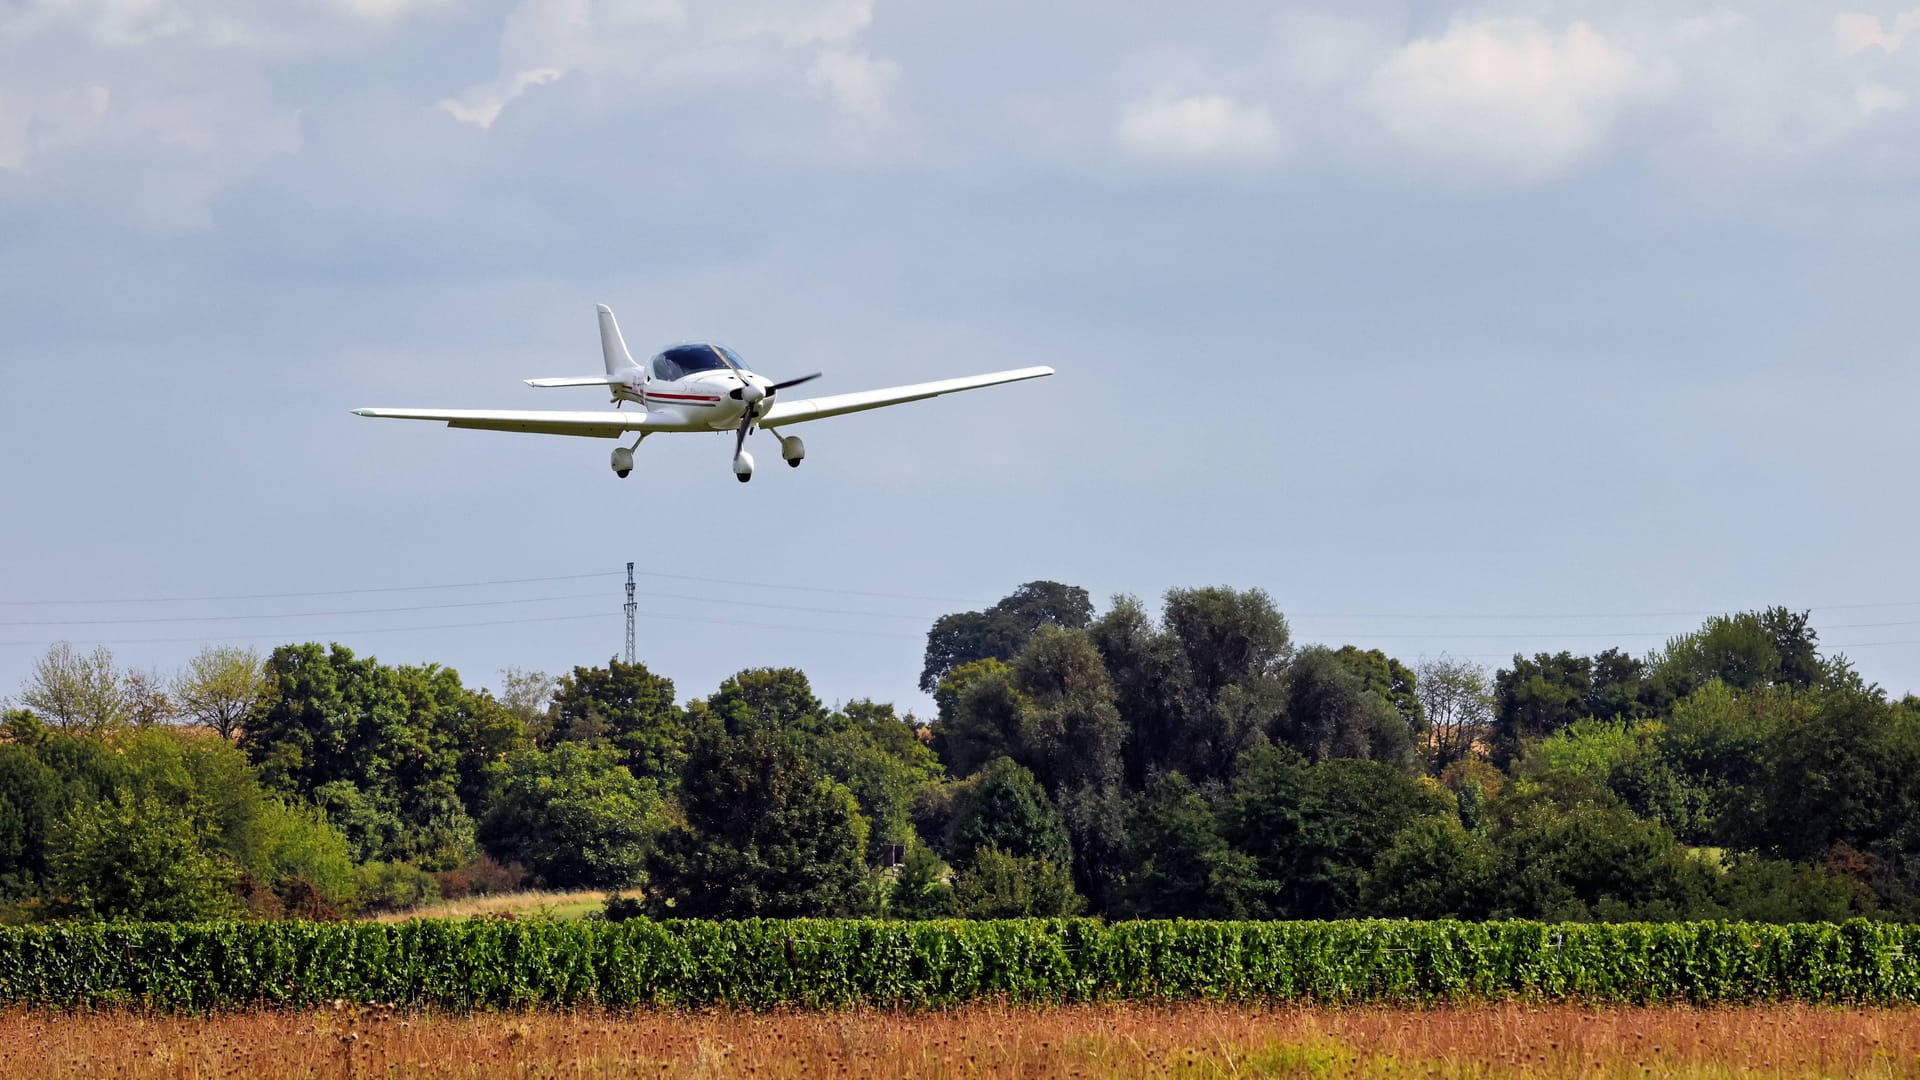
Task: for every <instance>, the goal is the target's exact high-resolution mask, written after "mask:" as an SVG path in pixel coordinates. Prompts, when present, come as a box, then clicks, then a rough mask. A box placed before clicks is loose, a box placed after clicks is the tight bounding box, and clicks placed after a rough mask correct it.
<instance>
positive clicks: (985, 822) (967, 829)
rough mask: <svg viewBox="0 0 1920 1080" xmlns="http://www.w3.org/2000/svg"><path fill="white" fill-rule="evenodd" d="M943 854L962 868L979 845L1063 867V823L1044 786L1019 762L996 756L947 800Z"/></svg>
mask: <svg viewBox="0 0 1920 1080" xmlns="http://www.w3.org/2000/svg"><path fill="white" fill-rule="evenodd" d="M953 803H954V808H953V818H952V824H951V825H949V826H948V829H947V836H946V845H947V846H946V855H947V857H948V858H949V859H951V860H952V861H953V862H954V864H955V865H957V866H961V867H965V866H967V865H969V864H971V863H972V862H973V857H974V854H975V853H976V852H978V851H979V850H980V849H981V848H987V847H992V848H998V849H999V850H1001V851H1003V852H1005V853H1007V854H1009V855H1016V856H1019V857H1022V858H1042V859H1046V860H1048V861H1049V862H1052V863H1054V864H1056V865H1059V866H1068V865H1069V861H1070V860H1071V858H1072V854H1071V849H1070V848H1069V847H1068V844H1067V830H1066V826H1065V825H1064V824H1063V823H1062V822H1061V820H1060V812H1059V811H1058V810H1056V809H1054V806H1053V803H1052V802H1050V801H1048V799H1047V792H1046V789H1045V788H1043V787H1041V786H1040V782H1039V781H1038V780H1036V779H1035V778H1034V775H1033V773H1032V772H1031V771H1029V770H1028V769H1027V768H1025V767H1024V766H1022V765H1020V764H1018V763H1016V762H1014V761H1013V760H1012V759H1011V758H999V759H996V760H995V761H993V762H991V763H989V764H988V765H987V767H986V768H985V769H983V770H981V772H980V773H979V774H977V775H975V776H973V777H971V778H970V779H968V780H967V781H965V782H964V783H962V784H961V785H959V789H958V791H957V792H956V793H955V795H954V798H953Z"/></svg>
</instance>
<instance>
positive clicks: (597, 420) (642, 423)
mask: <svg viewBox="0 0 1920 1080" xmlns="http://www.w3.org/2000/svg"><path fill="white" fill-rule="evenodd" d="M353 412H354V415H355V416H373V417H380V418H383V419H388V420H437V421H439V422H441V423H443V424H446V425H447V426H448V427H450V428H476V429H479V430H482V431H522V432H528V433H531V434H535V435H581V436H585V437H587V438H594V439H617V438H619V437H620V436H621V435H624V434H627V433H628V432H632V431H673V430H687V429H686V428H685V427H684V426H683V425H680V424H677V423H674V422H671V421H666V420H663V419H662V418H661V417H658V416H654V415H652V414H649V413H645V412H641V411H639V410H637V409H636V410H634V411H633V412H618V411H613V410H598V411H595V410H586V409H582V410H574V411H549V410H536V409H522V410H499V409H355V410H353Z"/></svg>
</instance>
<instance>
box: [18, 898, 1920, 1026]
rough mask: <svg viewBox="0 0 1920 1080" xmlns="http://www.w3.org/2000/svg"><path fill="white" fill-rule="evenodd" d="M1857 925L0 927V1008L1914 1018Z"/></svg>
mask: <svg viewBox="0 0 1920 1080" xmlns="http://www.w3.org/2000/svg"><path fill="white" fill-rule="evenodd" d="M1916 955H1920V927H1912V926H1901V925H1893V924H1887V923H1873V922H1848V923H1844V924H1810V925H1799V926H1775V925H1762V924H1749V923H1678V924H1610V925H1609V924H1596V925H1547V924H1541V923H1527V922H1499V923H1458V922H1430V923H1417V922H1387V921H1361V922H1187V921H1163V922H1123V923H1111V924H1109V923H1102V922H1099V921H1095V920H1038V919H1035V920H1009V921H1003V922H960V921H950V922H926V923H905V922H879V921H862V920H851V919H849V920H832V919H822V920H814V919H795V920H746V921H739V922H699V921H668V922H648V921H645V920H634V921H630V922H592V921H587V922H541V921H525V922H512V921H460V922H456V921H416V922H409V923H399V924H376V923H299V922H248V923H208V924H170V923H142V924H125V925H112V924H70V925H56V926H28V927H0V1007H5V1006H11V1007H30V1008H44V1007H54V1008H100V1007H114V1006H130V1007H137V1008H149V1009H161V1010H196V1011H200V1010H228V1009H242V1008H256V1007H291V1006H300V1005H311V1004H317V1003H322V1002H328V1001H336V1000H346V1001H351V1002H357V1003H362V1004H392V1005H406V1006H430V1007H436V1008H450V1009H473V1008H483V1009H493V1008H523V1007H534V1006H540V1007H566V1006H573V1005H588V1004H592V1005H602V1006H614V1007H623V1006H670V1007H700V1006H711V1005H725V1006H734V1007H745V1008H755V1009H759V1008H771V1007H777V1006H802V1007H823V1006H826V1007H831V1006H847V1005H857V1004H871V1005H882V1006H911V1007H942V1006H951V1005H958V1004H963V1003H966V1002H971V1001H982V1000H995V1001H1009V1002H1021V1003H1045V1002H1069V1001H1110V1000H1123V999H1124V1000H1144V1001H1165V1000H1195V999H1207V1000H1232V1001H1312V1002H1326V1003H1360V1002H1382V1003H1419V1002H1431V1001H1448V1000H1473V999H1486V998H1523V999H1537V1000H1565V999H1574V1000H1582V1001H1590V1002H1611V1003H1625V1004H1640V1003H1648V1002H1692V1003H1697V1004H1709V1003H1721V1002H1751V1001H1804V1002H1831V1003H1848V1004H1854V1003H1872V1004H1896V1003H1898V1004H1912V1003H1916V1002H1920V963H1917V962H1916V960H1915V957H1916Z"/></svg>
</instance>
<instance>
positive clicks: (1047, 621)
mask: <svg viewBox="0 0 1920 1080" xmlns="http://www.w3.org/2000/svg"><path fill="white" fill-rule="evenodd" d="M1092 619H1093V600H1092V598H1090V597H1089V596H1088V595H1087V590H1085V589H1082V588H1080V587H1078V586H1074V585H1062V584H1060V583H1059V582H1057V581H1029V582H1027V583H1026V584H1025V585H1022V586H1020V587H1019V588H1018V589H1015V590H1014V591H1013V592H1012V594H1010V595H1008V596H1006V597H1004V598H1003V599H1001V601H1000V602H999V603H997V604H995V605H993V606H992V607H990V608H988V609H986V610H985V611H963V612H959V613H957V614H953V615H943V616H941V617H940V618H939V619H938V620H936V621H935V622H934V624H933V629H931V630H929V631H928V632H927V657H926V664H925V665H924V666H923V667H922V668H921V670H920V689H921V691H922V692H924V693H929V694H931V693H933V691H934V688H935V687H937V686H939V685H940V680H941V679H944V678H946V676H947V674H948V673H949V672H951V671H952V670H953V669H954V668H957V667H959V666H961V665H962V664H969V663H972V662H974V661H976V660H986V659H989V658H991V659H995V660H1003V661H1004V660H1012V659H1013V658H1014V656H1015V654H1017V653H1019V651H1020V650H1021V649H1022V648H1023V647H1025V645H1026V643H1027V640H1028V639H1029V638H1031V637H1032V636H1033V635H1034V633H1035V632H1036V631H1038V630H1039V629H1040V628H1041V627H1042V626H1046V625H1054V626H1061V627H1065V628H1066V629H1069V630H1080V629H1084V628H1085V627H1086V625H1087V623H1088V622H1090V621H1091V620H1092Z"/></svg>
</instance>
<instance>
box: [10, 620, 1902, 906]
mask: <svg viewBox="0 0 1920 1080" xmlns="http://www.w3.org/2000/svg"><path fill="white" fill-rule="evenodd" d="M214 673H218V674H220V676H221V677H220V678H219V679H215V678H213V677H212V674H214ZM921 685H922V687H923V688H925V689H927V690H929V691H930V692H931V693H932V694H933V697H934V700H935V702H936V705H937V709H938V715H937V716H936V717H935V718H933V719H932V720H931V721H930V722H927V723H922V722H920V721H919V720H917V719H916V718H914V717H912V716H910V715H909V716H901V715H897V714H896V713H895V711H894V709H893V707H891V706H889V705H884V704H878V703H874V702H868V701H856V702H851V703H846V704H844V705H841V706H839V707H832V708H830V707H828V706H826V705H825V704H823V703H822V702H821V701H820V700H819V699H818V698H817V697H816V696H815V694H814V693H813V691H812V689H811V687H810V686H809V684H808V682H807V679H806V677H805V675H804V674H802V673H801V672H799V671H797V670H793V669H759V670H752V671H743V672H741V673H739V674H738V675H736V676H734V677H733V678H730V679H728V680H727V681H726V682H725V683H723V684H722V685H721V686H720V687H718V688H717V689H716V690H715V691H714V692H713V693H711V694H709V695H707V696H706V697H703V698H698V699H694V700H692V701H689V702H688V703H687V704H686V705H684V706H682V705H679V704H677V695H676V693H675V688H674V686H673V684H672V683H671V682H670V681H669V680H667V679H666V678H664V677H662V676H660V675H657V674H655V673H653V672H651V671H649V670H648V669H647V668H646V667H645V666H644V665H640V664H634V665H627V664H623V663H620V662H618V661H610V662H609V663H608V664H607V665H606V666H604V667H579V668H575V669H574V670H573V671H571V672H569V673H567V674H565V675H562V676H559V677H557V678H550V677H548V676H545V675H542V674H538V673H529V672H519V671H514V672H507V673H505V674H504V677H503V679H502V681H501V686H500V691H499V693H498V694H494V693H489V692H486V691H480V690H475V689H472V688H468V687H466V686H464V685H463V684H462V683H461V680H460V679H459V677H458V676H457V675H456V674H455V673H454V672H453V671H451V670H449V669H445V668H440V667H437V666H434V665H425V666H418V667H411V666H389V665H383V664H380V663H378V662H377V661H375V660H373V659H371V658H366V657H359V656H355V655H354V654H353V653H352V652H351V651H349V650H347V649H345V648H343V647H341V646H338V645H334V646H331V647H327V646H322V645H318V644H303V645H290V646H285V647H282V648H279V649H276V650H274V651H273V652H272V653H271V654H270V655H268V656H266V657H264V658H263V657H258V656H254V655H252V654H249V653H242V652H239V651H236V650H209V652H208V653H206V654H203V656H202V657H201V658H199V659H198V660H196V662H195V664H194V665H192V666H190V668H189V669H188V671H186V672H183V673H181V675H180V676H178V677H177V678H175V679H172V680H166V679H162V678H160V677H158V676H157V675H151V674H149V675H136V676H129V675H128V674H127V673H125V672H119V671H117V669H115V668H114V666H113V663H112V660H111V657H110V656H108V655H106V654H105V653H103V652H97V653H95V654H93V655H92V656H81V655H79V654H76V653H74V652H73V651H72V650H70V649H65V648H56V649H54V650H53V651H51V652H50V653H49V654H48V655H47V657H46V658H44V659H43V660H42V661H41V663H40V665H39V666H38V667H37V668H36V670H35V672H34V674H33V676H32V678H31V679H30V680H29V684H28V685H27V686H26V687H24V688H23V689H22V691H21V693H20V695H19V697H20V701H19V704H20V706H21V707H18V708H12V709H10V711H9V712H8V714H7V717H6V722H5V727H4V736H3V738H4V741H3V742H0V897H3V898H4V900H5V904H6V906H5V907H4V908H3V909H0V911H4V917H5V918H6V919H7V920H8V921H16V922H20V921H34V920H57V919H87V918H118V917H131V918H145V919H190V918H205V917H214V916H244V915H252V916H255V917H264V918H271V917H280V916H296V917H308V918H327V917H333V916H337V915H342V914H348V913H352V912H355V911H368V910H374V909H380V908H401V907H406V906H409V905H412V904H416V903H418V902H420V901H422V900H423V899H426V898H429V897H431V896H434V895H436V894H441V893H459V892H467V891H476V890H487V889H504V888H511V887H515V886H517V885H519V884H521V883H533V884H540V885H545V886H549V887H556V888H566V887H573V888H596V889H608V890H626V891H627V892H628V895H627V897H626V898H625V899H618V898H616V899H611V900H610V901H609V904H608V911H607V914H608V916H609V917H610V918H615V919H618V918H622V917H625V916H629V915H635V914H649V915H654V916H704V917H718V918H733V917H745V916H792V915H822V916H825V915H875V916H885V917H898V918H929V917H943V916H962V917H971V918H995V917H1006V916H1024V915H1047V916H1054V915H1074V914H1082V913H1085V914H1094V915H1100V916H1105V917H1109V918H1121V919H1124V918H1150V917H1165V916H1185V917H1205V918H1223V919H1224V918H1232V919H1342V918H1352V917H1363V916H1406V917H1418V918H1469V919H1479V918H1527V919H1543V920H1556V921H1627V920H1643V921H1671V920H1682V919H1723V918H1725V919H1743V920H1755V921H1771V922H1790V921H1814V920H1839V919H1844V918H1850V917H1866V918H1882V919H1898V920H1913V919H1915V917H1916V916H1917V915H1920V860H1917V858H1916V857H1917V856H1920V699H1915V698H1913V697H1912V696H1908V697H1907V698H1905V699H1903V700H1900V701H1893V700H1890V699H1889V698H1888V696H1887V695H1886V694H1885V693H1884V692H1883V691H1881V690H1880V689H1879V688H1877V687H1873V686H1869V685H1867V684H1865V683H1864V682H1863V680H1861V679H1860V678H1859V677H1858V676H1857V675H1856V674H1855V673H1854V672H1853V671H1852V669H1851V668H1850V667H1849V665H1848V664H1847V663H1846V662H1845V660H1844V658H1840V657H1828V656H1825V655H1823V654H1822V652H1821V650H1820V648H1819V643H1818V639H1817V635H1816V634H1815V633H1814V631H1813V630H1812V628H1811V627H1810V626H1809V625H1808V623H1807V619H1806V616H1805V615H1804V614H1798V613H1793V612H1790V611H1787V610H1784V609H1778V608H1776V609H1770V610H1767V611H1762V612H1750V613H1741V614H1734V615H1728V616H1724V617H1718V618H1714V619H1710V620H1708V621H1707V622H1706V623H1705V624H1704V625H1703V626H1702V627H1701V628H1700V629H1699V630H1698V631H1696V632H1694V633H1692V634H1688V635H1684V636H1681V637H1679V638H1676V639H1675V640H1673V641H1670V642H1668V643H1667V645H1666V646H1664V647H1663V648H1660V649H1657V650H1655V651H1654V652H1653V653H1651V654H1649V655H1647V656H1644V657H1634V656H1629V655H1627V654H1625V653H1622V652H1620V651H1618V650H1609V651H1607V652H1603V653H1601V654H1599V655H1596V656H1577V655H1572V654H1569V653H1565V652H1562V653H1557V654H1547V653H1541V654H1537V655H1534V656H1531V657H1528V656H1515V657H1514V659H1513V661H1512V663H1511V664H1510V665H1509V666H1507V667H1505V668H1503V669H1501V670H1499V671H1497V672H1492V673H1489V672H1487V671H1485V670H1484V669H1482V668H1480V667H1478V666H1476V665H1473V664H1470V663H1465V662H1461V661H1457V660H1450V659H1447V658H1444V657H1443V658H1439V659H1430V660H1425V661H1422V662H1420V663H1418V664H1415V665H1411V666H1410V665H1408V664H1405V663H1403V662H1401V661H1400V660H1398V659H1396V658H1393V657H1390V656H1387V655H1385V654H1384V653H1381V652H1379V651H1374V650H1361V649H1357V648H1354V647H1351V646H1349V647H1346V648H1341V649H1330V648H1325V647H1320V646H1306V647H1300V646H1296V645H1295V643H1294V642H1293V640H1292V636H1291V633H1290V631H1289V628H1288V625H1287V622H1286V619H1285V618H1284V616H1283V615H1282V614H1281V613H1280V612H1279V611H1278V610H1277V609H1276V608H1275V607H1274V605H1273V604H1272V602H1271V601H1270V600H1269V598H1268V597H1267V596H1266V595H1265V594H1264V593H1262V592H1260V591H1258V590H1251V591H1237V590H1233V589H1225V588H1209V589H1180V590H1173V591H1171V592H1169V593H1168V594H1167V595H1166V596H1165V597H1164V599H1163V602H1162V604H1161V606H1160V609H1159V611H1158V612H1157V613H1150V612H1149V611H1148V610H1147V609H1146V608H1145V607H1144V606H1143V605H1141V604H1140V603H1139V602H1137V601H1135V600H1133V599H1131V598H1127V597H1118V598H1115V600H1114V601H1113V602H1112V603H1111V604H1110V605H1109V607H1108V608H1107V610H1106V611H1105V612H1104V613H1096V611H1095V609H1094V605H1093V604H1092V602H1091V599H1090V597H1089V596H1088V595H1087V593H1086V592H1085V590H1082V589H1078V588H1074V587H1071V586H1065V585H1060V584H1057V583H1053V582H1033V583H1030V584H1028V585H1025V586H1022V587H1021V588H1020V589H1019V590H1017V591H1016V592H1015V593H1014V594H1012V595H1010V596H1008V597H1007V598H1006V599H1004V600H1002V601H1001V602H1000V603H999V604H996V605H995V606H993V607H992V608H989V609H987V610H984V611H975V612H962V613H957V614H954V615H949V616H946V617H944V618H942V619H940V620H938V621H937V622H936V623H935V624H934V626H933V627H932V629H931V631H930V633H929V635H928V643H927V653H926V665H925V668H924V670H923V672H922V679H921ZM183 720H190V721H193V723H191V724H187V723H183V722H181V721H183Z"/></svg>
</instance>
